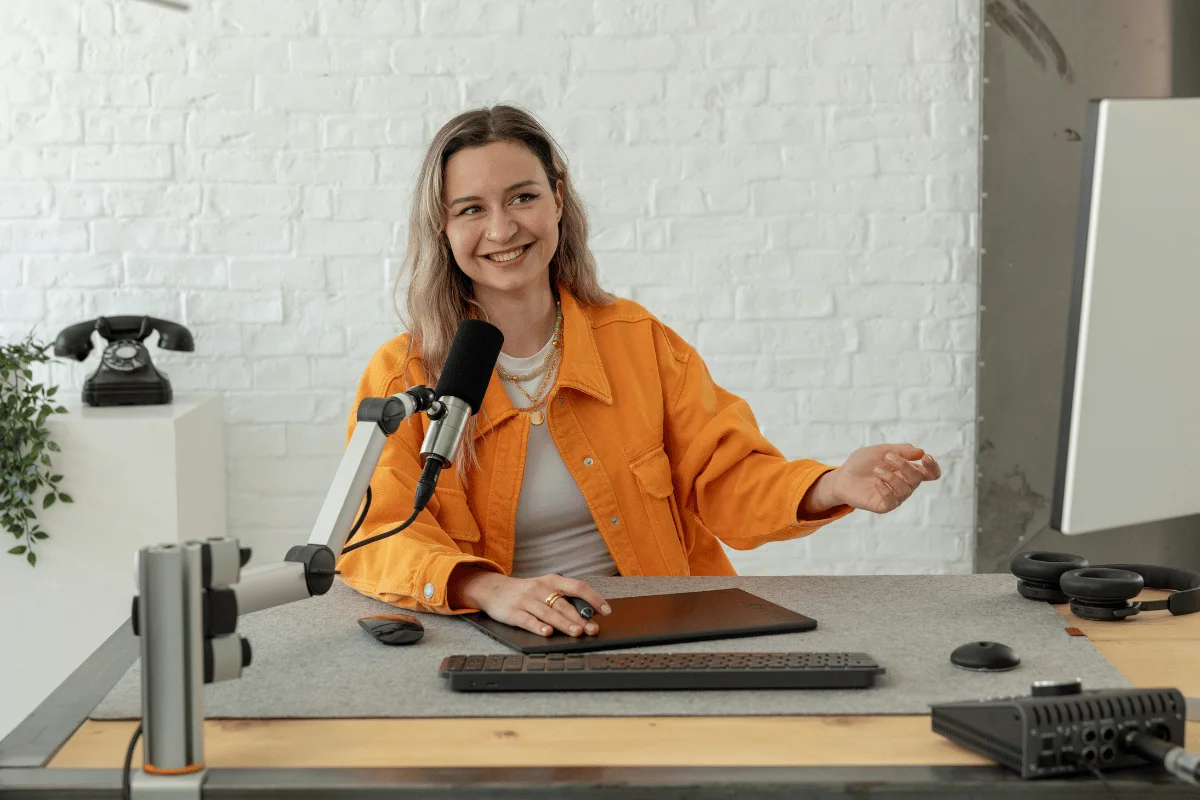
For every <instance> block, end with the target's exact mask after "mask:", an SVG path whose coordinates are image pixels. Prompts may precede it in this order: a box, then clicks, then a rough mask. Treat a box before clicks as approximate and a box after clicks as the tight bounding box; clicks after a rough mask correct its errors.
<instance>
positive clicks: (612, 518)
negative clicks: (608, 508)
mask: <svg viewBox="0 0 1200 800" xmlns="http://www.w3.org/2000/svg"><path fill="white" fill-rule="evenodd" d="M608 521H609V522H611V523H612V524H613V525H616V524H617V523H618V522H620V521H621V520H619V519H617V518H616V517H609V518H608Z"/></svg>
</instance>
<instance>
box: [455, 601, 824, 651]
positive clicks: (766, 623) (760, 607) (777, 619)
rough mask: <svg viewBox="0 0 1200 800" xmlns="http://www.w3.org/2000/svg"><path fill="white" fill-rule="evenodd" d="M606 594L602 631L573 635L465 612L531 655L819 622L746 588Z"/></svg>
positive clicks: (783, 629)
mask: <svg viewBox="0 0 1200 800" xmlns="http://www.w3.org/2000/svg"><path fill="white" fill-rule="evenodd" d="M606 599H607V600H608V605H609V606H610V607H611V608H612V613H611V614H609V615H608V616H601V615H600V614H597V615H596V618H595V620H596V622H597V623H598V624H599V625H600V633H599V634H598V635H596V636H587V635H583V636H568V635H567V634H565V633H561V632H559V631H555V632H554V633H553V634H551V635H550V636H538V635H537V634H536V633H530V632H529V631H527V630H523V629H521V628H514V627H512V626H511V625H505V624H504V623H503V622H497V621H496V620H494V619H492V618H491V617H489V616H488V615H487V614H484V613H483V612H482V611H479V612H476V613H474V614H464V615H463V618H464V619H465V620H467V621H468V622H470V623H471V624H472V625H474V626H475V627H477V628H479V629H480V630H482V631H483V632H484V633H486V634H487V635H488V636H491V637H492V638H493V639H496V640H497V641H499V642H503V643H504V644H506V645H508V646H509V647H511V648H513V649H514V650H518V651H520V652H522V653H527V654H529V653H569V652H581V651H584V650H615V649H618V648H621V647H637V646H639V645H646V644H667V643H669V642H694V641H702V640H707V639H732V638H736V637H739V636H762V635H764V634H768V633H793V632H795V631H811V630H812V629H813V628H815V627H817V621H816V620H815V619H811V618H810V617H806V616H804V615H803V614H797V613H796V612H795V611H790V610H788V609H786V608H784V607H782V606H778V605H775V604H774V603H771V602H769V601H767V600H763V599H762V598H761V597H755V596H754V595H752V594H750V593H749V592H744V591H742V590H741V589H715V590H712V591H706V592H677V593H675V594H651V595H643V596H641V597H610V598H606Z"/></svg>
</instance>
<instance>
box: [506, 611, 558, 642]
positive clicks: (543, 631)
mask: <svg viewBox="0 0 1200 800" xmlns="http://www.w3.org/2000/svg"><path fill="white" fill-rule="evenodd" d="M501 622H505V620H501ZM507 624H509V625H515V626H516V627H518V628H524V629H525V630H527V631H529V632H530V633H536V634H537V635H538V636H549V635H550V634H551V633H552V632H553V631H554V629H553V628H552V627H550V626H549V625H547V624H546V623H545V622H542V621H541V620H540V619H538V618H537V617H535V616H534V615H533V614H530V613H529V612H528V611H517V612H516V613H514V614H513V616H512V619H510V620H508V621H507Z"/></svg>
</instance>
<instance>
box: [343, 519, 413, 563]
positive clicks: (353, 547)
mask: <svg viewBox="0 0 1200 800" xmlns="http://www.w3.org/2000/svg"><path fill="white" fill-rule="evenodd" d="M420 513H421V510H420V509H416V510H414V511H413V513H412V516H411V517H409V518H408V519H406V520H404V522H401V523H400V524H399V525H397V526H396V527H394V528H392V529H391V530H390V531H384V532H383V533H380V534H377V535H375V536H372V537H371V538H370V539H363V540H362V541H361V542H355V543H354V544H352V545H349V546H347V547H343V548H342V553H343V554H345V553H349V552H350V551H351V550H357V549H358V548H360V547H362V546H364V545H368V544H371V543H372V542H378V541H379V540H380V539H386V538H387V537H389V536H394V535H395V534H397V533H399V532H400V531H402V530H404V529H405V528H407V527H408V526H409V525H412V524H413V521H414V520H416V518H417V515H418V514H420Z"/></svg>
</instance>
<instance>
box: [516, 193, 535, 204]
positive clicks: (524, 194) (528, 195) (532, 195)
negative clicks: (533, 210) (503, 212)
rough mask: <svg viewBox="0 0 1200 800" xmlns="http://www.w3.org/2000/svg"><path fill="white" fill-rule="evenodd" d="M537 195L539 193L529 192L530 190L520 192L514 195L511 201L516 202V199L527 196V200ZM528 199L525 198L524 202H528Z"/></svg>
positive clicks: (533, 198)
mask: <svg viewBox="0 0 1200 800" xmlns="http://www.w3.org/2000/svg"><path fill="white" fill-rule="evenodd" d="M539 196H540V195H536V194H531V193H530V192H522V193H521V194H519V195H517V196H516V197H514V198H513V202H514V203H515V202H517V201H518V200H520V199H521V198H522V197H528V198H529V200H535V199H537V198H538V197H539ZM529 200H526V201H525V202H529Z"/></svg>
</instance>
